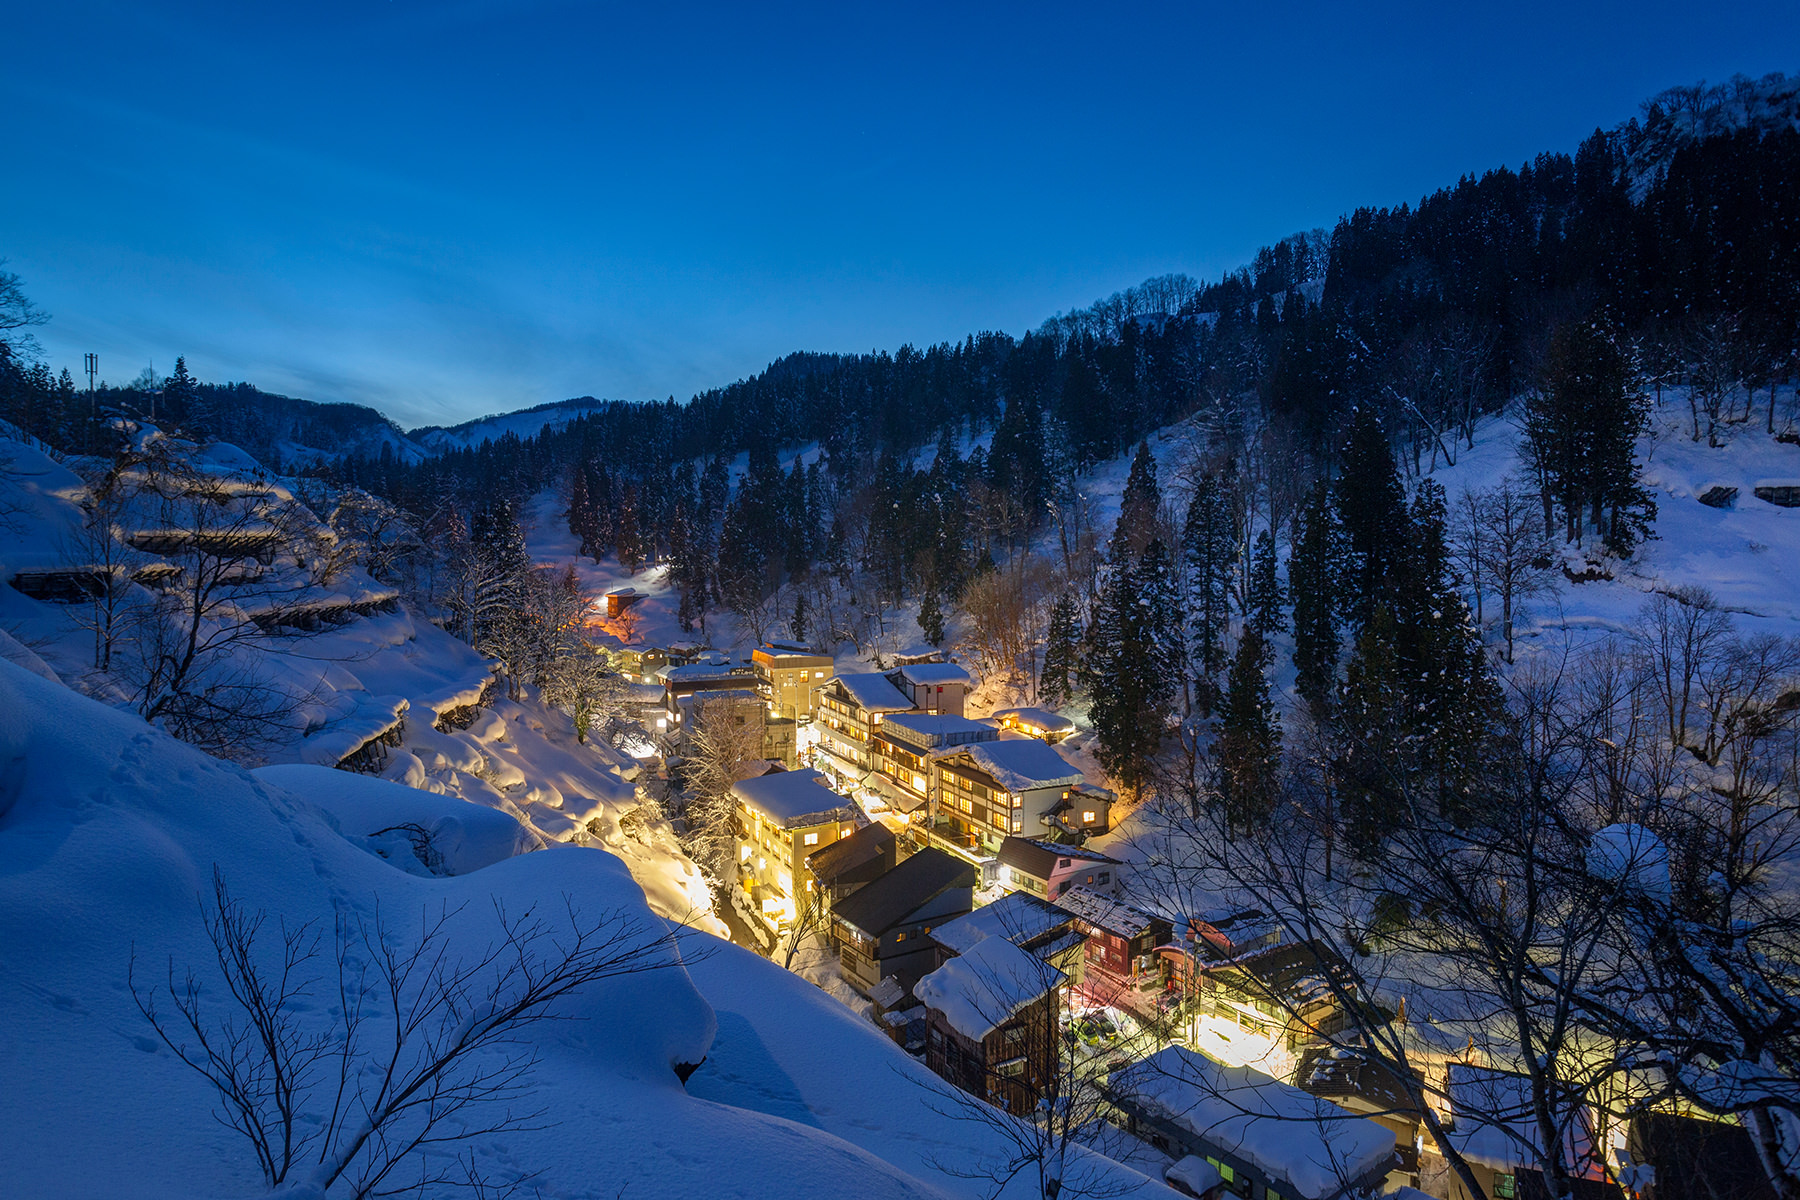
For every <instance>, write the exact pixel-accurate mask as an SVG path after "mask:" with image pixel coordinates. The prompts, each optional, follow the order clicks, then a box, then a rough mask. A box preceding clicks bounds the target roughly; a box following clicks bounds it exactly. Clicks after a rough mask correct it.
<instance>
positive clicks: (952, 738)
mask: <svg viewBox="0 0 1800 1200" xmlns="http://www.w3.org/2000/svg"><path fill="white" fill-rule="evenodd" d="M881 728H882V731H883V732H884V733H886V734H888V735H890V736H892V735H894V734H895V733H896V732H898V735H899V738H900V740H901V741H904V742H908V743H910V744H911V745H914V746H918V747H921V748H923V749H926V750H932V749H936V748H938V747H940V746H963V745H967V744H969V743H970V742H979V741H989V742H991V741H993V740H995V739H996V738H998V737H999V736H1000V731H999V730H997V729H995V728H994V727H993V726H992V725H984V724H983V723H981V722H980V721H971V720H969V719H968V718H967V717H953V716H947V715H943V714H939V713H917V712H903V713H895V714H894V715H893V716H891V717H889V718H888V719H887V720H886V721H884V722H882V726H881Z"/></svg>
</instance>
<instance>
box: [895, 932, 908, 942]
mask: <svg viewBox="0 0 1800 1200" xmlns="http://www.w3.org/2000/svg"><path fill="white" fill-rule="evenodd" d="M894 940H895V941H896V942H904V941H905V940H906V935H905V934H904V933H896V934H895V935H894Z"/></svg>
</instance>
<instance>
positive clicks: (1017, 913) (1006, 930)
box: [931, 892, 1070, 954]
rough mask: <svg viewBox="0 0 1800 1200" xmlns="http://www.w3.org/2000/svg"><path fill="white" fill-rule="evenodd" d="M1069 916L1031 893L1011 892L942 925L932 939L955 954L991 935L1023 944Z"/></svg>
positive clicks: (934, 932) (1040, 935)
mask: <svg viewBox="0 0 1800 1200" xmlns="http://www.w3.org/2000/svg"><path fill="white" fill-rule="evenodd" d="M1069 916H1070V914H1069V913H1067V912H1064V911H1063V910H1062V909H1060V908H1058V907H1056V905H1054V904H1051V903H1050V902H1049V901H1048V900H1039V899H1038V898H1037V897H1036V896H1033V895H1032V894H1031V893H1030V892H1008V893H1007V894H1006V895H1004V896H1002V897H1000V899H998V900H996V901H994V902H993V903H992V904H985V905H983V906H982V907H980V908H978V909H976V910H975V911H974V912H972V913H970V914H969V915H967V916H965V917H958V918H956V920H954V921H950V922H948V923H946V924H943V925H939V926H938V927H937V928H936V929H933V930H932V931H931V940H932V941H934V942H936V943H937V944H938V945H940V946H942V947H943V948H944V949H946V950H949V951H951V952H952V953H954V954H962V953H964V952H965V951H967V950H968V949H969V948H970V947H971V946H973V945H974V944H975V943H976V942H979V941H981V940H982V939H983V938H988V937H997V938H1004V939H1005V940H1007V941H1009V942H1011V943H1013V944H1014V945H1016V946H1022V945H1025V944H1026V943H1027V942H1030V941H1032V940H1033V939H1035V938H1040V937H1042V936H1044V935H1045V934H1046V933H1049V932H1050V931H1051V930H1053V929H1055V928H1056V927H1057V926H1059V925H1062V924H1065V923H1066V922H1067V921H1068V920H1069Z"/></svg>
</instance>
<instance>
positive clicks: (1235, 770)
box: [1217, 624, 1281, 830]
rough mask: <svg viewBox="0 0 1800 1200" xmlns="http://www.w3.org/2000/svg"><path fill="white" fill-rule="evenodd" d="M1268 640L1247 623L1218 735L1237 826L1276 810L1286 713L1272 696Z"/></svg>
mask: <svg viewBox="0 0 1800 1200" xmlns="http://www.w3.org/2000/svg"><path fill="white" fill-rule="evenodd" d="M1270 657H1271V655H1270V651H1269V647H1268V643H1267V642H1266V641H1264V640H1263V635H1262V632H1261V630H1260V629H1259V628H1258V627H1257V625H1255V624H1250V625H1247V626H1246V627H1245V629H1244V636H1243V637H1241V638H1239V639H1238V646H1237V652H1236V654H1234V655H1233V656H1232V660H1231V673H1230V676H1229V678H1228V680H1227V682H1226V686H1225V699H1224V705H1223V708H1222V710H1221V712H1220V719H1219V735H1218V749H1217V753H1218V762H1219V793H1220V797H1221V799H1222V801H1223V803H1224V805H1225V813H1226V818H1227V820H1228V821H1229V822H1230V824H1231V825H1232V827H1233V828H1237V829H1245V830H1247V829H1250V828H1253V827H1254V826H1255V825H1256V824H1257V823H1258V822H1260V821H1262V820H1263V819H1264V818H1266V817H1267V816H1268V815H1269V813H1271V812H1272V811H1274V808H1275V798H1276V793H1277V790H1278V788H1279V786H1280V771H1281V716H1280V714H1279V713H1277V712H1276V711H1275V706H1274V704H1272V703H1271V702H1270V700H1269V677H1268V667H1269V659H1270Z"/></svg>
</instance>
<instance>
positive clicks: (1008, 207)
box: [0, 0, 1800, 425]
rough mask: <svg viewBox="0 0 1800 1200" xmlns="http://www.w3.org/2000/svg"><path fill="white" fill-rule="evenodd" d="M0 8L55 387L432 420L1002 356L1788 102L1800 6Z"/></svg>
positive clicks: (17, 208)
mask: <svg viewBox="0 0 1800 1200" xmlns="http://www.w3.org/2000/svg"><path fill="white" fill-rule="evenodd" d="M748 8H749V6H730V7H724V6H721V7H719V8H700V7H694V6H674V5H630V6H619V7H616V8H615V7H611V6H601V5H577V4H568V5H562V4H525V3H513V4H506V3H498V2H483V0H460V2H459V0H438V2H432V3H425V2H419V0H388V2H383V0H363V2H358V3H340V2H338V0H318V2H314V3H307V4H298V3H290V2H288V0H267V2H262V3H251V4H243V3H231V4H180V5H177V4H159V3H106V2H99V0H56V2H54V3H35V4H34V3H26V2H25V0H11V2H10V3H7V4H6V5H5V6H4V9H3V10H0V15H3V21H0V25H3V27H4V28H5V31H6V33H5V36H6V40H7V42H8V46H7V50H6V54H5V60H4V62H5V65H4V69H0V103H3V104H4V105H5V112H6V114H7V121H6V126H5V129H6V134H5V138H6V148H5V152H4V155H3V156H0V257H5V258H7V259H9V260H10V262H9V263H8V269H10V270H12V271H15V272H17V273H18V274H19V275H20V276H21V277H22V278H23V279H24V282H25V284H26V287H27V290H28V292H29V294H30V295H31V296H32V297H33V298H34V299H35V300H36V301H37V302H38V303H39V304H40V305H41V306H42V307H43V308H45V309H46V310H48V311H49V312H50V313H51V314H52V316H53V318H54V319H53V321H52V322H51V323H50V324H49V325H47V326H46V327H45V328H43V329H41V330H39V331H38V338H39V341H40V342H41V343H42V344H43V347H44V349H45V351H46V353H47V355H48V357H49V358H50V359H51V361H52V364H53V365H54V366H58V367H61V366H68V367H70V368H71V369H72V370H73V369H75V368H77V367H78V366H79V364H80V361H81V355H82V352H84V351H88V350H93V351H97V352H98V353H99V355H100V359H101V374H102V376H103V377H104V378H107V379H111V380H113V381H114V382H124V381H127V380H129V379H131V378H132V377H133V376H135V375H136V374H137V373H138V372H139V371H140V370H142V369H143V367H144V366H145V365H146V364H147V363H150V362H152V361H154V363H155V366H156V368H157V369H158V370H159V371H162V372H166V371H167V370H169V369H170V368H171V367H172V366H173V363H174V359H175V355H176V354H186V355H187V358H188V363H189V366H190V367H191V368H192V369H193V370H194V372H195V373H196V374H197V375H199V376H200V377H201V378H203V379H210V380H226V379H247V380H250V381H252V382H255V383H257V384H260V385H261V386H263V387H266V388H269V389H271V390H276V391H284V392H287V393H289V394H293V395H299V396H305V397H308V398H311V399H317V400H354V401H359V402H362V403H366V404H372V405H374V406H376V407H378V408H381V409H382V410H384V411H386V412H387V413H389V414H390V415H392V416H393V417H395V418H396V419H397V420H399V421H400V422H402V423H403V424H406V425H417V424H421V423H426V422H445V423H448V422H453V421H458V420H463V419H466V418H468V417H472V416H476V415H480V414H482V413H488V412H497V411H502V410H507V409H512V408H519V407H523V406H526V405H530V404H537V403H542V402H544V401H548V400H557V399H562V398H565V397H568V396H576V395H583V394H593V395H598V396H612V397H623V398H645V397H661V396H666V395H669V394H674V395H676V396H679V397H686V396H688V395H690V394H692V393H693V392H694V391H695V390H697V389H699V388H703V387H707V386H711V385H715V384H721V383H725V382H728V381H730V380H731V379H734V378H738V377H740V376H743V375H746V374H750V373H753V372H755V371H757V370H759V369H760V368H761V367H762V366H763V365H764V364H765V363H767V362H768V361H769V360H771V359H773V358H775V357H778V356H780V355H781V354H784V353H786V352H788V351H791V350H801V349H805V350H844V351H855V350H868V349H872V348H878V347H879V348H888V349H892V348H895V347H898V346H899V345H901V344H902V343H905V342H913V343H915V344H924V343H928V342H933V341H939V340H944V339H949V338H960V337H961V336H962V335H964V334H966V333H970V332H975V331H979V330H983V329H1003V330H1006V331H1008V332H1011V333H1014V334H1018V333H1023V332H1024V331H1025V330H1027V329H1030V328H1033V327H1035V326H1036V325H1037V324H1038V323H1040V322H1041V321H1042V320H1043V319H1044V318H1045V317H1048V316H1050V315H1051V314H1053V313H1055V312H1058V311H1063V310H1067V309H1069V308H1072V307H1077V306H1081V305H1085V304H1087V303H1089V302H1091V301H1093V300H1094V299H1096V298H1098V297H1100V296H1103V295H1106V294H1108V293H1111V292H1113V291H1115V290H1117V289H1119V288H1122V287H1125V286H1127V285H1130V284H1132V283H1135V282H1137V281H1139V280H1140V279H1142V278H1144V277H1146V276H1149V275H1154V274H1160V273H1162V272H1165V271H1186V272H1188V273H1190V274H1193V275H1195V276H1198V277H1202V278H1204V277H1211V276H1216V275H1218V274H1219V273H1220V272H1222V271H1224V270H1227V269H1230V268H1233V267H1236V266H1238V265H1241V264H1242V263H1244V262H1245V261H1246V260H1247V258H1248V257H1249V256H1250V255H1251V254H1252V253H1253V252H1254V251H1255V249H1256V248H1257V247H1258V246H1260V245H1263V244H1266V243H1268V242H1271V241H1273V240H1275V239H1277V238H1280V237H1282V236H1284V235H1286V234H1288V233H1292V232H1294V231H1296V230H1299V229H1306V228H1311V227H1314V226H1320V225H1325V226H1329V225H1330V224H1332V223H1333V221H1335V219H1336V218H1337V216H1338V215H1339V214H1340V213H1342V212H1344V211H1346V210H1348V209H1350V208H1353V207H1355V206H1357V205H1359V204H1393V203H1399V202H1402V201H1412V200H1416V199H1417V198H1418V196H1419V195H1420V194H1421V193H1423V192H1425V191H1428V190H1430V189H1432V188H1435V187H1437V186H1440V185H1443V184H1447V183H1452V182H1454V181H1455V179H1456V178H1457V177H1458V176H1459V175H1460V174H1462V173H1464V172H1469V171H1478V170H1481V169H1484V168H1487V167H1491V166H1496V165H1499V164H1503V163H1505V164H1511V165H1517V164H1518V163H1520V162H1522V161H1525V160H1527V159H1528V158H1529V157H1531V156H1532V155H1533V154H1535V153H1537V152H1538V151H1540V150H1549V149H1560V150H1572V149H1573V148H1574V147H1575V145H1576V143H1577V142H1578V141H1579V140H1580V139H1581V138H1582V137H1583V136H1584V135H1585V134H1587V133H1588V132H1590V131H1592V130H1593V129H1594V128H1595V127H1596V126H1597V125H1606V126H1610V125H1613V124H1615V123H1618V122H1620V121H1623V120H1625V119H1626V118H1628V117H1630V116H1632V115H1634V114H1635V113H1636V111H1637V106H1638V104H1639V102H1640V101H1641V100H1643V99H1645V98H1647V97H1648V96H1650V95H1651V94H1653V93H1655V92H1657V91H1659V90H1661V89H1662V88H1664V87H1667V86H1670V85H1673V84H1680V83H1692V82H1697V81H1699V80H1701V79H1706V80H1710V81H1718V80H1722V79H1724V78H1726V77H1728V76H1730V75H1731V74H1733V73H1736V72H1742V73H1745V74H1749V75H1761V74H1764V73H1766V72H1769V71H1774V70H1789V71H1792V70H1795V69H1800V59H1797V57H1796V55H1797V51H1800V5H1796V4H1793V3H1792V2H1791V0H1789V2H1787V3H1769V4H1762V5H1729V4H1727V5H1697V4H1693V3H1685V4H1678V5H1677V4H1670V5H1660V4H1631V5H1606V6H1602V5H1580V4H1568V3H1560V4H1552V5H1535V4H1516V3H1515V4H1504V5H1499V4H1496V5H1481V6H1478V5H1472V4H1436V5H1430V6H1417V7H1409V6H1396V5H1383V6H1363V5H1349V4H1331V5H1321V6H1317V7H1313V6H1300V5H1282V6H1279V7H1278V6H1273V5H1261V4H1242V3H1240V4H1236V5H1231V6H1220V5H1215V4H1211V3H1192V4H1139V5H1124V4H1120V5H1105V4H1085V5H1079V6H1067V7H1059V6H1054V5H1048V4H1032V5H1017V6H1012V7H1007V8H1002V7H998V6H995V7H982V8H979V9H978V8H977V6H945V7H942V8H929V7H926V6H923V5H913V6H906V7H898V6H896V7H889V8H877V7H875V6H864V5H841V6H829V7H826V6H820V7H817V8H812V9H801V8H793V9H786V10H779V11H778V10H773V9H771V10H768V11H765V12H750V11H748Z"/></svg>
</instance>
